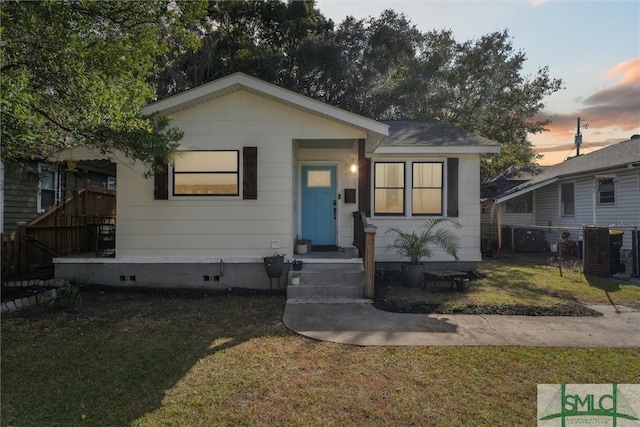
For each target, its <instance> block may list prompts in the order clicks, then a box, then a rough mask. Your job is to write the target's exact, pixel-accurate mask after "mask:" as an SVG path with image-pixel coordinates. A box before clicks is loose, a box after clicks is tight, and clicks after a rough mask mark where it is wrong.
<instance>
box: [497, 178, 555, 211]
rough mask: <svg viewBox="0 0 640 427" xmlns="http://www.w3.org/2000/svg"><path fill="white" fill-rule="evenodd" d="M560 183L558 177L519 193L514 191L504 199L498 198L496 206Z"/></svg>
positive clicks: (523, 189) (526, 188) (503, 197)
mask: <svg viewBox="0 0 640 427" xmlns="http://www.w3.org/2000/svg"><path fill="white" fill-rule="evenodd" d="M558 181H559V179H558V178H557V177H554V178H551V179H548V180H546V181H542V182H539V183H537V184H533V185H531V186H529V187H525V188H522V189H520V190H518V191H514V192H513V193H509V194H507V195H504V196H502V197H496V198H495V199H494V201H495V202H496V204H500V203H503V202H506V201H507V200H511V199H514V198H516V197H519V196H522V195H523V194H527V193H530V192H531V191H534V190H537V189H538V188H542V187H546V186H547V185H549V184H553V183H554V182H558Z"/></svg>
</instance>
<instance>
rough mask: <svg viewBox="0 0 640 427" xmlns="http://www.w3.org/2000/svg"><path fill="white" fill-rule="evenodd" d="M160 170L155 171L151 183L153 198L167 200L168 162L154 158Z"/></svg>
mask: <svg viewBox="0 0 640 427" xmlns="http://www.w3.org/2000/svg"><path fill="white" fill-rule="evenodd" d="M156 164H157V165H158V166H160V170H156V172H155V175H154V182H153V198H154V199H155V200H169V162H167V160H166V159H163V158H161V157H158V158H156Z"/></svg>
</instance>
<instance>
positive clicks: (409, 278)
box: [402, 264, 424, 288]
mask: <svg viewBox="0 0 640 427" xmlns="http://www.w3.org/2000/svg"><path fill="white" fill-rule="evenodd" d="M423 271H424V265H415V264H402V278H403V279H404V285H405V286H408V287H410V288H417V287H419V286H422V283H423V280H424V278H423V274H422V272H423Z"/></svg>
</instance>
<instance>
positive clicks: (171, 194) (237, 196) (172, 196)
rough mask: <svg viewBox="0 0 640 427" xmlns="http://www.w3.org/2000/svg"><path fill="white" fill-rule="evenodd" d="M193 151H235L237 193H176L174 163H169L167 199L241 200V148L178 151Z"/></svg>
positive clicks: (242, 177)
mask: <svg viewBox="0 0 640 427" xmlns="http://www.w3.org/2000/svg"><path fill="white" fill-rule="evenodd" d="M181 151H182V152H195V151H236V152H238V194H234V195H215V194H203V195H195V194H189V195H176V194H175V185H174V177H175V165H173V164H170V165H169V171H168V172H169V177H168V183H167V184H168V185H169V200H221V201H225V200H242V182H243V179H244V176H243V162H242V150H241V149H238V148H216V149H215V150H180V151H178V152H181Z"/></svg>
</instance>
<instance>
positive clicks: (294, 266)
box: [291, 262, 302, 271]
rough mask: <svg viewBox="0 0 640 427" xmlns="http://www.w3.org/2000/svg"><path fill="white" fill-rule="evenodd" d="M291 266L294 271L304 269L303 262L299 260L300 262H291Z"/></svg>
mask: <svg viewBox="0 0 640 427" xmlns="http://www.w3.org/2000/svg"><path fill="white" fill-rule="evenodd" d="M291 268H292V269H293V271H300V270H302V263H301V262H299V263H294V264H291Z"/></svg>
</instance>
